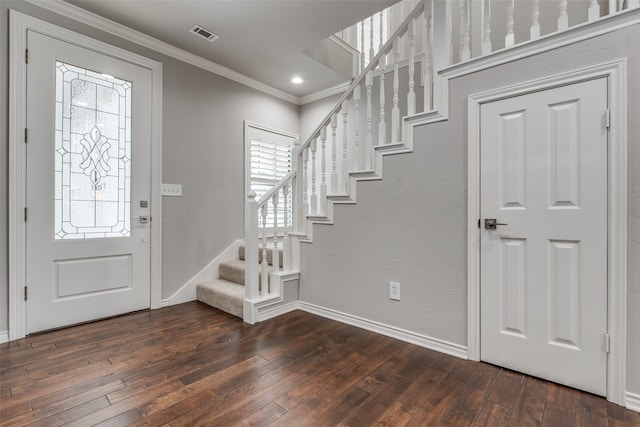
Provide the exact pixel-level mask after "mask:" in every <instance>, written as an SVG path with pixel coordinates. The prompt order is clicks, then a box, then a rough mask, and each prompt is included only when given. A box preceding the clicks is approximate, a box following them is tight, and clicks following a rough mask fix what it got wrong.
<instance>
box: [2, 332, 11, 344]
mask: <svg viewBox="0 0 640 427" xmlns="http://www.w3.org/2000/svg"><path fill="white" fill-rule="evenodd" d="M7 341H9V331H0V344H2V343H3V342H7Z"/></svg>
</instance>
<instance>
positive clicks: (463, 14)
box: [459, 0, 471, 61]
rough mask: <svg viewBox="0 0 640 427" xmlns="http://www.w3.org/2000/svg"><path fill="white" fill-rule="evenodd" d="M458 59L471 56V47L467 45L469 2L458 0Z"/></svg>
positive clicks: (463, 59)
mask: <svg viewBox="0 0 640 427" xmlns="http://www.w3.org/2000/svg"><path fill="white" fill-rule="evenodd" d="M459 6H460V61H467V60H469V59H470V58H471V47H470V45H469V41H470V37H469V27H470V22H469V2H468V0H460V2H459Z"/></svg>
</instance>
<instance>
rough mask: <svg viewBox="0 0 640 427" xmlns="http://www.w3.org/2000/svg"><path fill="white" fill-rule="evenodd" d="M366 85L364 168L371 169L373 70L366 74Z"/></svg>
mask: <svg viewBox="0 0 640 427" xmlns="http://www.w3.org/2000/svg"><path fill="white" fill-rule="evenodd" d="M365 86H366V87H367V138H366V139H365V142H364V156H363V160H362V169H370V168H371V167H372V165H371V156H372V155H373V109H372V108H373V107H372V104H373V102H372V100H371V91H372V88H373V72H372V71H369V72H368V73H367V75H366V76H365Z"/></svg>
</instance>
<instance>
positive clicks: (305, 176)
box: [301, 148, 310, 220]
mask: <svg viewBox="0 0 640 427" xmlns="http://www.w3.org/2000/svg"><path fill="white" fill-rule="evenodd" d="M302 153H303V154H302V164H303V172H302V200H303V208H302V218H301V220H304V219H305V218H306V217H307V215H309V213H310V212H309V191H308V190H307V189H308V188H309V148H305V149H304V150H303V151H302Z"/></svg>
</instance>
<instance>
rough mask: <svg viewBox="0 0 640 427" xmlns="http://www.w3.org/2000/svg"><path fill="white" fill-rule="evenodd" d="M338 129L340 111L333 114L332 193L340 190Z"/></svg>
mask: <svg viewBox="0 0 640 427" xmlns="http://www.w3.org/2000/svg"><path fill="white" fill-rule="evenodd" d="M337 129H338V113H333V114H332V115H331V194H336V193H337V192H338V168H337V165H336V157H337V153H336V151H337V148H336V131H337Z"/></svg>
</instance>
